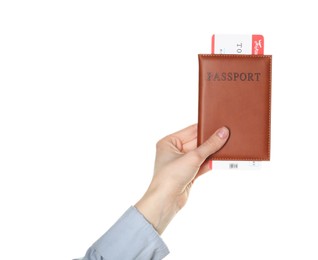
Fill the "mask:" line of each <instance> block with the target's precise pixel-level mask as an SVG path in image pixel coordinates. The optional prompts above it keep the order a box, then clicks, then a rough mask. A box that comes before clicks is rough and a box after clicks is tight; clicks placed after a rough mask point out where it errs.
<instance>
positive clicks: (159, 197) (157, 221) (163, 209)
mask: <svg viewBox="0 0 318 260" xmlns="http://www.w3.org/2000/svg"><path fill="white" fill-rule="evenodd" d="M135 207H136V208H137V209H138V210H139V212H140V213H141V214H142V215H143V216H144V217H145V218H146V219H147V220H148V222H149V223H150V224H151V225H152V226H153V227H154V228H155V229H156V231H157V232H158V233H159V234H160V235H161V234H162V233H163V231H164V230H165V229H166V227H167V226H168V224H169V223H170V222H171V220H172V219H173V217H174V216H175V215H176V214H177V212H178V211H179V209H178V205H176V203H175V202H174V200H173V199H171V196H170V197H169V196H167V193H165V192H163V191H161V190H158V189H157V188H149V189H148V190H147V192H146V193H145V194H144V196H143V197H142V198H141V199H140V200H139V201H138V202H137V203H136V205H135Z"/></svg>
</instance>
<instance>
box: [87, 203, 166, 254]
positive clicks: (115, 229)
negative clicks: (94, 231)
mask: <svg viewBox="0 0 318 260" xmlns="http://www.w3.org/2000/svg"><path fill="white" fill-rule="evenodd" d="M168 254H169V250H168V248H167V246H166V245H165V243H164V242H163V240H162V239H161V237H160V236H159V234H158V233H157V232H156V230H155V229H154V228H153V226H152V225H151V224H150V223H149V222H148V221H147V220H146V219H145V218H144V216H143V215H142V214H141V213H140V212H139V211H138V210H137V209H136V208H135V207H130V208H129V209H128V210H127V211H126V212H125V213H124V215H123V216H122V217H121V218H120V219H119V220H118V221H117V222H116V223H115V224H114V225H113V226H112V227H111V228H110V229H109V230H108V231H107V232H106V233H105V234H104V235H103V236H102V237H101V238H100V239H98V240H97V241H96V242H95V243H94V244H93V245H92V246H91V247H90V248H89V249H88V250H87V252H86V255H85V257H84V258H83V260H116V259H120V260H126V259H127V260H129V259H137V260H138V259H140V260H141V259H142V260H148V259H152V260H159V259H163V258H164V257H165V256H167V255H168Z"/></svg>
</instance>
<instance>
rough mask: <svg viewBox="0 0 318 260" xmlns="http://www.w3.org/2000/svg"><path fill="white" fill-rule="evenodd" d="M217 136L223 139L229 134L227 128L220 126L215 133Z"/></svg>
mask: <svg viewBox="0 0 318 260" xmlns="http://www.w3.org/2000/svg"><path fill="white" fill-rule="evenodd" d="M216 134H217V135H218V137H220V138H221V139H225V138H227V137H228V136H229V129H227V128H226V127H222V128H220V129H219V130H218V131H217V133H216Z"/></svg>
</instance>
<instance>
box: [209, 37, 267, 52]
mask: <svg viewBox="0 0 318 260" xmlns="http://www.w3.org/2000/svg"><path fill="white" fill-rule="evenodd" d="M212 54H254V55H261V54H264V37H263V35H259V34H249V35H247V34H214V35H213V36H212Z"/></svg>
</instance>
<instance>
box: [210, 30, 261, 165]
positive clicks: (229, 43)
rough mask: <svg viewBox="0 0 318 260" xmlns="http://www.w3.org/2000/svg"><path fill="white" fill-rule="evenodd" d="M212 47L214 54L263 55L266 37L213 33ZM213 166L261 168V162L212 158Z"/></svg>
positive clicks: (211, 163)
mask: <svg viewBox="0 0 318 260" xmlns="http://www.w3.org/2000/svg"><path fill="white" fill-rule="evenodd" d="M211 47H212V48H211V53H212V54H245V55H263V54H264V37H263V35H259V34H213V36H212V44H211ZM212 165H213V166H212ZM212 168H213V169H242V170H255V169H260V168H261V162H259V161H214V160H213V161H212V160H210V169H212Z"/></svg>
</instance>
